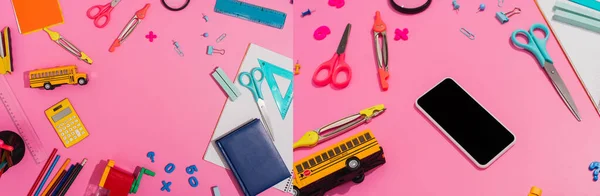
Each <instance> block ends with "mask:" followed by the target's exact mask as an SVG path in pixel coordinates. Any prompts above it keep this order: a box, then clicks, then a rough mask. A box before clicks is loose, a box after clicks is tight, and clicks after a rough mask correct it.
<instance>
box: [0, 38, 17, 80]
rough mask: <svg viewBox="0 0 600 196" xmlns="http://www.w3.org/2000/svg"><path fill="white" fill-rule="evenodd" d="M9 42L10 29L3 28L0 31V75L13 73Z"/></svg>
mask: <svg viewBox="0 0 600 196" xmlns="http://www.w3.org/2000/svg"><path fill="white" fill-rule="evenodd" d="M10 42H11V40H10V28H8V27H5V28H4V29H2V31H0V74H7V73H12V72H13V71H14V68H13V62H12V47H11V43H10Z"/></svg>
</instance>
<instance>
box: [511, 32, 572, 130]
mask: <svg viewBox="0 0 600 196" xmlns="http://www.w3.org/2000/svg"><path fill="white" fill-rule="evenodd" d="M536 29H539V30H542V31H544V34H545V37H544V38H543V39H540V38H538V37H536V36H535V34H534V30H536ZM518 34H521V35H523V36H525V38H527V43H526V44H524V43H521V42H519V40H517V35H518ZM549 37H550V31H549V30H548V27H547V26H546V25H544V24H540V23H535V24H533V25H531V28H530V29H529V32H528V31H525V30H523V29H517V30H515V31H514V32H513V33H512V35H511V36H510V40H511V41H512V43H513V44H514V45H516V46H517V47H519V48H521V49H524V50H527V51H529V52H530V53H531V54H533V56H535V58H536V59H537V61H538V63H539V64H540V65H541V66H542V68H544V70H545V71H546V75H548V77H549V78H550V80H551V81H552V84H553V85H554V88H555V89H556V91H557V92H558V94H559V95H560V97H561V98H562V99H563V101H564V102H565V104H566V105H567V107H568V108H569V110H571V113H573V115H574V116H575V118H576V119H577V121H581V118H580V117H579V111H577V106H575V102H574V101H573V98H572V97H571V94H570V93H569V90H568V89H567V86H565V83H564V82H563V80H562V78H561V77H560V75H559V74H558V71H556V68H555V67H554V64H553V63H552V59H551V58H550V55H549V54H548V50H547V49H546V43H547V42H548V38H549Z"/></svg>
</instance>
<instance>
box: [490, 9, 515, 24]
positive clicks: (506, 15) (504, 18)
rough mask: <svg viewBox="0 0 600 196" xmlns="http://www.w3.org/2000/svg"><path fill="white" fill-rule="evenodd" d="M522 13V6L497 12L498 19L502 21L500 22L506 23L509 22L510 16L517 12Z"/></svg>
mask: <svg viewBox="0 0 600 196" xmlns="http://www.w3.org/2000/svg"><path fill="white" fill-rule="evenodd" d="M520 13H521V8H518V7H516V8H515V9H513V10H512V11H510V12H506V13H504V12H496V19H498V21H500V24H504V23H506V22H508V18H510V17H511V16H513V15H515V14H520Z"/></svg>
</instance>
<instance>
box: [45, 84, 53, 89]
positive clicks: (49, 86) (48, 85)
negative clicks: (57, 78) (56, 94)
mask: <svg viewBox="0 0 600 196" xmlns="http://www.w3.org/2000/svg"><path fill="white" fill-rule="evenodd" d="M44 89H46V90H52V89H54V86H52V84H50V83H49V82H46V83H44Z"/></svg>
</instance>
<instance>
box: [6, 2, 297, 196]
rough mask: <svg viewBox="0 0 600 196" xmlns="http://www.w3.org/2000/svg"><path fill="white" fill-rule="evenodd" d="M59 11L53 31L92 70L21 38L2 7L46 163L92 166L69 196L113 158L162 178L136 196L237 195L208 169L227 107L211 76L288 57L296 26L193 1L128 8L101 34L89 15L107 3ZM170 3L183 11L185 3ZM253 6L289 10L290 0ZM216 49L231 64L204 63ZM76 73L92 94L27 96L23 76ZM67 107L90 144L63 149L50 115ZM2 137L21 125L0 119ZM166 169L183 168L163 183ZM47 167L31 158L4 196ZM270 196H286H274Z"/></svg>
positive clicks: (9, 177)
mask: <svg viewBox="0 0 600 196" xmlns="http://www.w3.org/2000/svg"><path fill="white" fill-rule="evenodd" d="M60 2H61V6H62V9H63V14H64V17H65V23H64V24H63V25H59V26H57V27H54V28H52V30H55V31H57V32H59V33H61V34H62V35H63V36H64V37H65V38H67V39H68V40H69V41H71V42H72V43H73V44H75V45H76V46H77V47H79V48H80V49H81V50H83V51H84V52H85V53H87V54H88V55H89V56H90V57H91V58H92V59H93V60H94V64H93V65H87V64H85V63H84V62H82V61H79V60H78V59H77V58H75V57H74V56H72V55H71V54H70V53H68V52H66V51H65V50H63V49H62V48H60V47H59V46H58V45H57V44H55V43H53V42H52V41H51V40H50V39H49V37H48V35H47V34H46V33H44V32H36V33H33V34H30V35H26V36H22V35H20V34H19V33H18V29H17V24H16V20H15V18H14V13H13V10H12V4H11V2H10V1H2V2H0V27H4V26H9V27H10V28H11V30H12V35H13V36H12V40H13V50H14V57H15V59H14V63H15V73H14V74H13V75H10V76H7V78H8V80H9V82H10V84H11V86H12V87H13V88H14V91H15V94H16V96H17V98H18V99H19V101H20V102H21V105H22V106H23V107H24V110H25V112H26V113H27V115H28V116H29V119H30V120H31V123H32V124H33V126H34V128H35V129H36V130H37V133H38V135H39V137H40V139H41V140H42V142H43V144H44V146H45V149H46V151H47V152H48V154H49V153H50V152H51V151H52V148H58V149H59V151H58V153H59V154H60V155H61V156H62V158H61V160H60V161H59V163H58V166H56V167H57V168H58V167H60V165H61V164H62V163H63V161H64V160H65V159H66V158H71V160H72V163H75V162H80V161H81V160H82V159H83V158H87V159H88V163H87V165H86V166H85V167H84V169H83V170H82V171H81V173H80V175H79V177H78V178H77V180H76V181H75V182H74V184H73V185H72V188H71V190H69V192H68V194H67V195H83V193H84V190H85V188H86V187H87V185H88V183H89V182H90V181H91V176H92V173H94V170H95V167H96V166H97V165H98V164H99V163H100V162H101V161H106V160H107V159H112V160H115V162H116V165H117V166H118V167H122V168H124V169H126V170H128V171H133V169H134V168H135V166H143V167H146V168H148V169H151V170H153V171H155V172H156V176H155V177H146V176H145V177H144V179H143V180H142V183H141V185H140V189H139V191H138V193H137V195H210V194H211V189H210V187H212V186H219V188H220V191H221V194H222V195H238V194H240V192H239V191H238V190H237V185H236V183H234V182H235V179H234V178H232V177H231V176H230V175H229V174H228V171H227V170H225V169H223V168H221V167H218V166H216V165H213V164H210V163H209V162H206V161H204V160H203V155H204V151H205V150H206V147H207V145H208V142H209V140H210V138H211V136H212V132H213V129H214V127H215V125H216V123H217V120H218V118H219V114H220V112H221V109H222V108H223V105H224V103H225V100H226V96H225V95H224V93H223V92H222V91H221V89H220V87H219V86H218V85H217V84H216V82H215V81H214V80H213V79H212V77H211V76H210V74H211V73H212V72H213V70H214V68H215V67H216V66H219V67H221V68H223V70H224V71H225V72H226V73H227V74H228V75H229V77H230V78H233V77H234V76H235V75H236V72H237V70H238V67H239V65H240V63H241V60H242V58H243V55H244V53H245V50H246V48H247V46H248V44H249V43H256V44H259V45H261V46H263V47H266V48H268V49H270V50H273V51H275V52H278V53H280V54H284V55H287V56H291V55H292V36H293V35H292V28H293V27H292V24H293V23H292V22H293V17H292V16H291V15H288V19H287V21H286V24H285V27H284V29H283V30H281V29H276V28H272V27H267V26H263V25H260V24H256V23H252V22H248V21H245V20H240V19H237V18H233V17H230V16H226V15H221V14H217V13H215V12H214V11H213V8H214V3H215V1H214V0H213V1H195V0H192V1H191V3H190V4H189V6H188V7H187V8H185V9H184V10H182V11H180V12H171V11H168V10H167V9H165V8H164V7H163V6H162V5H161V4H160V1H159V0H153V1H130V0H124V1H122V2H121V3H120V4H119V5H118V6H117V7H116V8H115V9H114V10H113V12H112V15H111V16H112V20H111V21H110V23H109V24H108V25H107V26H106V27H104V28H103V29H98V28H96V27H95V26H94V25H93V21H92V20H91V19H88V18H87V16H86V11H87V9H88V8H90V7H91V6H94V5H98V4H100V5H104V4H106V3H108V2H109V0H89V1H74V0H61V1H60ZM167 2H172V4H173V6H177V5H176V4H177V3H180V4H181V2H183V1H179V2H178V1H176V0H172V1H167ZM247 2H250V3H254V4H260V5H263V6H268V7H271V8H274V9H277V10H281V11H283V12H286V13H291V11H292V5H291V4H289V2H287V1H278V0H274V1H270V2H268V3H267V2H265V1H259V0H249V1H247ZM146 3H151V4H152V5H151V7H150V9H149V10H148V13H147V16H146V19H144V20H143V21H142V23H141V24H140V25H139V26H138V27H137V29H135V31H134V32H133V33H132V34H131V36H130V37H129V38H128V39H127V40H126V41H125V42H124V43H123V44H122V46H121V47H119V48H117V50H116V51H115V52H114V53H109V52H108V48H109V46H110V44H111V43H112V41H113V40H114V39H115V38H116V37H117V36H118V34H119V32H120V31H121V29H122V28H123V27H124V26H125V25H126V23H127V22H128V21H129V20H130V19H131V17H132V16H133V14H134V13H135V12H136V11H137V10H139V9H141V8H142V7H143V6H144V5H145V4H146ZM202 13H204V14H206V15H208V17H209V22H205V21H204V19H202ZM149 31H153V32H154V33H155V34H156V35H157V36H158V38H157V39H155V40H154V42H149V41H148V39H146V38H145V35H147V34H148V32H149ZM204 32H208V33H209V37H208V38H205V37H202V36H201V35H202V34H203V33H204ZM222 33H227V37H226V38H225V39H224V41H222V42H220V43H218V44H217V43H216V42H215V40H216V38H217V37H218V36H219V35H220V34H222ZM172 39H173V40H176V41H178V42H179V43H180V45H181V47H182V50H183V52H184V53H185V57H180V56H179V55H178V54H177V53H176V52H175V51H174V50H173V48H174V46H173V44H172V42H171V40H172ZM209 44H210V45H213V46H215V48H219V49H225V50H226V53H225V55H223V56H220V55H218V54H214V55H213V56H209V55H206V47H207V45H209ZM70 64H75V65H78V66H79V68H80V71H81V72H86V73H88V74H89V77H90V82H89V84H88V85H86V86H71V85H67V86H62V87H58V88H56V89H55V90H53V91H45V90H37V89H28V88H23V80H22V77H20V76H22V73H23V72H24V71H27V70H32V69H37V68H44V67H52V66H59V65H70ZM64 98H69V99H70V100H71V102H72V104H73V105H74V107H75V110H76V111H77V113H78V114H79V116H80V117H81V119H82V121H83V123H84V124H85V126H86V128H87V129H88V131H89V132H90V136H89V137H88V138H86V139H85V140H83V141H82V142H81V143H79V144H76V145H75V146H73V147H71V148H69V149H65V148H64V146H63V144H62V142H61V141H60V140H59V138H58V137H57V135H56V132H55V131H54V129H53V128H52V126H51V124H50V122H48V120H47V118H46V116H45V114H44V110H46V109H47V108H48V107H50V106H52V105H53V104H55V103H57V102H58V101H60V100H62V99H64ZM5 129H8V130H14V126H13V125H12V122H11V121H10V118H9V117H8V115H7V114H6V112H5V111H4V110H2V111H1V112H0V130H5ZM148 151H154V152H155V153H156V158H155V159H156V162H155V163H151V162H150V160H149V159H148V158H146V153H147V152H148ZM44 159H45V157H44ZM169 162H172V163H174V164H175V165H176V170H175V171H174V172H173V173H171V174H166V172H165V171H164V167H165V165H167V164H168V163H169ZM192 164H195V165H196V166H197V167H198V170H199V172H197V173H194V174H193V176H196V178H198V181H199V186H198V187H196V188H193V187H191V186H190V185H189V184H188V178H189V177H190V175H188V174H186V173H185V167H187V166H189V165H192ZM42 166H43V163H42V164H40V165H35V163H34V162H33V159H32V157H31V156H29V154H28V153H27V154H26V156H25V158H24V160H23V161H22V162H21V163H20V164H18V165H16V166H14V167H13V168H11V169H10V170H9V171H8V172H7V173H6V174H4V175H3V176H2V178H0V189H1V190H2V191H1V192H2V195H5V194H6V193H8V195H25V194H27V192H28V191H29V188H30V187H31V185H32V184H33V182H34V180H35V178H36V177H37V175H38V173H39V172H40V170H41V168H42ZM56 170H58V169H55V171H56ZM100 172H101V170H100ZM53 176H54V173H52V175H51V177H53ZM17 179H23V180H17ZM162 180H166V181H171V182H173V184H172V186H171V192H170V193H167V192H161V191H160V188H161V187H162V184H161V181H162ZM48 181H50V180H48ZM264 193H265V194H264V195H285V194H284V193H282V192H281V191H279V190H275V189H271V190H267V191H266V192H264Z"/></svg>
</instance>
